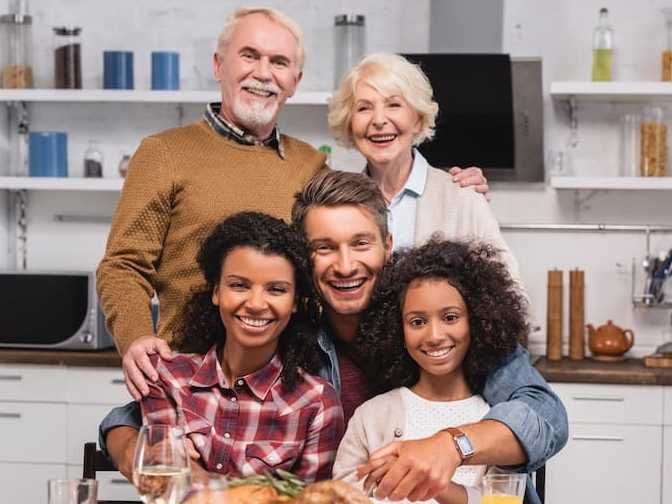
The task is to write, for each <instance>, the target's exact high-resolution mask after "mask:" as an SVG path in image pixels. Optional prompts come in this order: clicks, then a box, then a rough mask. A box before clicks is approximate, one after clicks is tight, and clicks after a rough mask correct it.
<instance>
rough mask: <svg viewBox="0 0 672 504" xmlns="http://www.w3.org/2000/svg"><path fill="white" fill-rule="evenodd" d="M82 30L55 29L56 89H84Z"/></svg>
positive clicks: (58, 27) (74, 28)
mask: <svg viewBox="0 0 672 504" xmlns="http://www.w3.org/2000/svg"><path fill="white" fill-rule="evenodd" d="M81 33H82V29H81V28H79V27H78V26H75V27H71V28H68V27H66V26H56V27H54V87H55V88H56V89H82V44H81Z"/></svg>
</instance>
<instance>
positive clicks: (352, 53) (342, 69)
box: [334, 14, 366, 89]
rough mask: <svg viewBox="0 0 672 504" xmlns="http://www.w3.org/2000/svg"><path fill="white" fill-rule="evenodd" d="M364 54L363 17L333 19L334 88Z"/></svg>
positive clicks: (347, 16)
mask: <svg viewBox="0 0 672 504" xmlns="http://www.w3.org/2000/svg"><path fill="white" fill-rule="evenodd" d="M364 53H366V32H365V31H364V16H362V15H355V14H341V15H340V16H336V17H335V18H334V65H335V66H334V88H335V89H336V88H338V85H339V84H340V82H341V78H342V77H343V75H345V73H346V72H347V71H348V70H350V68H352V67H353V66H354V65H355V64H357V62H359V60H360V59H362V56H364Z"/></svg>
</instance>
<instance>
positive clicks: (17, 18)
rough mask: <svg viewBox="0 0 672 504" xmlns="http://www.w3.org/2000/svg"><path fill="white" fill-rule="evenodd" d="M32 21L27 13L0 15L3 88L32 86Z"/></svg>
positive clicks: (0, 61)
mask: <svg viewBox="0 0 672 504" xmlns="http://www.w3.org/2000/svg"><path fill="white" fill-rule="evenodd" d="M32 23H33V20H32V18H31V17H30V16H28V15H27V14H22V13H19V14H17V13H13V14H7V15H4V16H0V52H1V53H2V54H1V56H2V59H1V60H0V68H1V72H2V87H3V88H32V87H33V67H32V51H33V46H32Z"/></svg>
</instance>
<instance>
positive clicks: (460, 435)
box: [443, 427, 474, 464]
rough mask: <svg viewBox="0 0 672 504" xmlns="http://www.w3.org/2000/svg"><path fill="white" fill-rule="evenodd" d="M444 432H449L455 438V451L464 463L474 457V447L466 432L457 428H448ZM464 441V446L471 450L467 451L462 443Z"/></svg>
mask: <svg viewBox="0 0 672 504" xmlns="http://www.w3.org/2000/svg"><path fill="white" fill-rule="evenodd" d="M443 432H447V433H448V434H450V435H451V437H452V438H453V443H455V449H456V450H457V453H458V454H459V456H460V458H461V459H462V463H463V464H464V462H465V461H466V460H467V459H469V458H471V457H473V455H474V448H473V447H474V445H473V443H472V442H471V440H470V439H469V436H467V435H466V434H465V433H464V432H462V431H461V430H460V429H458V428H456V427H447V428H445V429H443ZM460 441H462V442H463V443H464V444H466V445H468V447H469V449H465V447H464V445H463V444H462V443H460Z"/></svg>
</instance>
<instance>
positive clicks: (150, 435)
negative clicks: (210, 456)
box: [133, 425, 191, 504]
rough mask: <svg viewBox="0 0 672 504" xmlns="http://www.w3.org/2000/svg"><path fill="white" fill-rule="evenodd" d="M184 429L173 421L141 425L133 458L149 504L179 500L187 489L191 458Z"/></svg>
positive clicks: (136, 480) (138, 484)
mask: <svg viewBox="0 0 672 504" xmlns="http://www.w3.org/2000/svg"><path fill="white" fill-rule="evenodd" d="M185 439H186V438H185V435H184V431H183V430H182V429H181V428H179V427H175V426H173V425H145V426H143V427H142V428H141V429H140V435H139V436H138V442H137V444H136V445H135V458H134V460H133V484H134V485H135V488H136V489H137V490H138V494H139V495H140V499H141V500H142V502H144V503H146V504H179V503H180V502H182V498H183V497H184V496H185V494H186V493H187V489H188V488H189V479H190V473H191V469H190V460H189V454H188V452H187V446H186V443H185Z"/></svg>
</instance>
